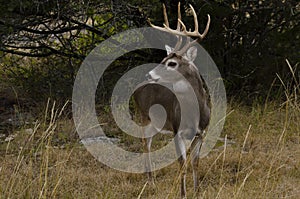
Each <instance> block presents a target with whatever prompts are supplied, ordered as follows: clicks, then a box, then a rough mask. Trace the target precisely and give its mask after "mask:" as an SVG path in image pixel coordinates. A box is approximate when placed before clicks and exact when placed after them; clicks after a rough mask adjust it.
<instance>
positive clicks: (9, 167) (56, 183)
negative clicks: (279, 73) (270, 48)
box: [0, 62, 300, 199]
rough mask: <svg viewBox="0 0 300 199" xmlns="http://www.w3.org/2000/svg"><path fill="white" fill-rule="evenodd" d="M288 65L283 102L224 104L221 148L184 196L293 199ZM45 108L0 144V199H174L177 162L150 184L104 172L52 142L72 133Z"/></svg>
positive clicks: (295, 174) (296, 163)
mask: <svg viewBox="0 0 300 199" xmlns="http://www.w3.org/2000/svg"><path fill="white" fill-rule="evenodd" d="M287 63H288V62H287ZM288 67H289V68H290V69H291V74H292V78H293V82H294V83H293V84H288V83H286V82H285V81H284V80H282V79H281V78H280V77H278V81H279V82H281V85H282V87H283V88H284V92H285V93H284V94H285V97H286V100H285V101H284V102H283V103H282V102H281V103H279V102H274V101H269V100H268V99H266V103H265V104H263V105H261V104H258V103H254V104H253V106H252V107H249V106H244V105H241V104H238V103H236V102H231V103H230V104H229V106H228V109H229V110H228V112H231V114H229V115H228V117H227V119H226V123H225V127H224V130H223V133H222V137H223V138H224V142H221V141H220V143H218V144H217V145H216V147H215V149H214V150H213V151H212V152H211V153H210V154H209V155H208V156H206V157H204V158H202V159H201V160H200V167H199V176H200V182H199V190H198V192H197V193H194V192H193V188H192V187H193V182H192V174H191V170H190V168H189V169H188V174H187V190H188V198H222V199H223V198H225V199H227V198H230V199H232V198H236V199H237V198H243V199H244V198H246V199H247V198H251V199H252V198H295V199H296V198H299V195H300V145H299V144H300V103H299V93H300V90H299V87H300V84H299V82H300V81H299V79H298V77H296V75H295V67H292V66H291V65H289V63H288ZM291 85H292V86H291ZM47 104H48V105H47V107H46V109H45V114H44V116H43V117H41V119H40V121H37V122H36V123H35V124H32V126H31V127H28V126H26V128H25V127H24V128H23V129H21V130H20V131H19V132H18V133H17V136H16V137H15V139H14V140H12V141H11V142H3V143H0V154H1V156H0V198H128V199H129V198H153V199H154V198H155V199H156V198H178V197H179V180H178V179H179V173H180V172H181V171H180V169H179V168H178V165H177V164H176V163H174V164H172V165H171V166H169V167H166V168H164V169H162V170H159V171H156V172H154V175H155V184H154V185H152V184H148V183H147V178H146V177H145V176H144V175H139V174H130V173H122V172H119V171H115V170H113V169H110V168H108V167H106V166H105V165H103V164H101V163H100V162H98V161H96V160H95V159H94V158H93V156H91V155H90V154H89V153H88V152H87V151H86V149H85V148H84V146H82V145H81V144H80V143H79V142H74V143H70V144H68V145H66V144H64V145H62V144H61V143H59V142H58V143H57V142H56V141H55V139H56V138H57V135H58V134H61V133H64V131H67V130H66V129H67V128H73V127H70V126H72V124H71V122H70V120H69V119H67V118H64V117H62V112H63V111H64V107H65V106H62V107H57V105H55V103H52V104H51V103H50V102H49V103H47ZM28 128H30V129H32V130H31V131H28ZM128 143H130V142H128ZM154 145H158V146H160V145H161V143H160V141H159V140H158V141H156V142H155V143H154ZM138 146H139V145H136V146H135V145H134V146H133V147H131V149H132V148H134V147H138ZM136 150H137V151H138V150H139V149H138V148H136Z"/></svg>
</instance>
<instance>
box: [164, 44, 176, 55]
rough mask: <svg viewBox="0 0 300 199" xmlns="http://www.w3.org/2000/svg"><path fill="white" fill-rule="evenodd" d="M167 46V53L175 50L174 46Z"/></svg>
mask: <svg viewBox="0 0 300 199" xmlns="http://www.w3.org/2000/svg"><path fill="white" fill-rule="evenodd" d="M165 48H166V51H167V55H169V54H170V53H171V52H172V51H173V50H174V48H171V47H170V46H168V45H165Z"/></svg>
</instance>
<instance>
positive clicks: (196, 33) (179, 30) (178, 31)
mask: <svg viewBox="0 0 300 199" xmlns="http://www.w3.org/2000/svg"><path fill="white" fill-rule="evenodd" d="M189 6H190V8H191V10H192V13H193V16H194V25H195V30H194V31H193V32H192V31H187V30H186V26H185V25H184V23H183V22H182V21H181V12H180V2H179V3H178V22H177V29H175V30H174V29H171V28H170V26H169V21H168V16H167V11H166V6H165V5H164V4H163V14H164V20H165V23H164V24H163V26H164V27H159V26H155V25H153V24H152V23H151V22H150V21H149V23H150V26H151V27H153V28H155V29H157V30H161V31H164V32H169V33H171V34H174V35H177V36H191V37H197V39H201V40H202V39H203V38H204V37H205V36H206V34H207V33H208V29H209V25H210V15H207V17H208V20H207V24H206V28H205V30H204V32H203V33H202V34H200V33H199V30H198V19H197V14H196V12H195V10H194V8H193V6H192V5H191V4H189ZM181 26H182V27H181ZM176 46H177V45H176Z"/></svg>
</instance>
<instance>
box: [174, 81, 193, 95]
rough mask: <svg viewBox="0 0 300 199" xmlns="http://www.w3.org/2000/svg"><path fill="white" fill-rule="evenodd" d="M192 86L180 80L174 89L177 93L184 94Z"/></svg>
mask: <svg viewBox="0 0 300 199" xmlns="http://www.w3.org/2000/svg"><path fill="white" fill-rule="evenodd" d="M190 87H191V86H190V85H188V82H187V80H180V81H178V82H176V83H174V84H173V89H174V91H175V92H176V93H184V92H187V91H188V90H189V88H190Z"/></svg>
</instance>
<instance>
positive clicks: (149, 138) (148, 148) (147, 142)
mask: <svg viewBox="0 0 300 199" xmlns="http://www.w3.org/2000/svg"><path fill="white" fill-rule="evenodd" d="M153 133H154V134H153ZM156 133H157V130H156V129H155V128H154V127H153V126H151V125H150V126H149V127H148V128H146V130H145V138H143V140H144V151H145V152H146V154H145V172H146V173H147V176H148V181H149V182H151V183H152V184H154V180H153V176H152V167H151V157H150V152H151V143H152V135H155V134H156Z"/></svg>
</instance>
